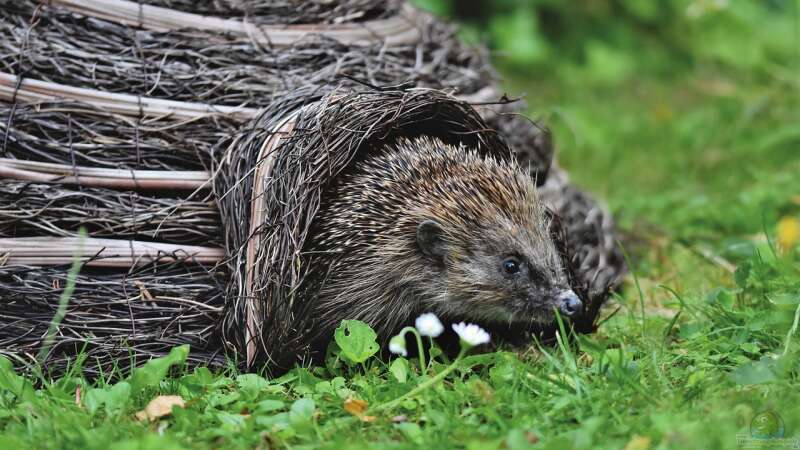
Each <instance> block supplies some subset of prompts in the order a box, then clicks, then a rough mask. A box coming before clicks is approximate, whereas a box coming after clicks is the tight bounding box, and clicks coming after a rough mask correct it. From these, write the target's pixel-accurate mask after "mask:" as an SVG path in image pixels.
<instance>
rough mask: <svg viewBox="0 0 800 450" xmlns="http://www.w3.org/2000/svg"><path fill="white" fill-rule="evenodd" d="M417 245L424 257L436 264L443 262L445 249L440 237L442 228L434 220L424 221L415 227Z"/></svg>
mask: <svg viewBox="0 0 800 450" xmlns="http://www.w3.org/2000/svg"><path fill="white" fill-rule="evenodd" d="M417 245H419V249H420V250H422V253H423V254H424V255H425V256H429V257H431V258H433V259H435V260H436V262H438V263H443V262H444V257H445V254H446V253H447V248H446V247H445V243H444V239H443V237H442V226H441V225H439V223H438V222H436V221H435V220H426V221H424V222H422V223H420V224H419V225H417Z"/></svg>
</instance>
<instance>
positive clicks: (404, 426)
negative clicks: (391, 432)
mask: <svg viewBox="0 0 800 450" xmlns="http://www.w3.org/2000/svg"><path fill="white" fill-rule="evenodd" d="M395 428H397V429H398V430H400V432H401V433H402V434H403V436H405V437H406V439H408V440H409V441H411V442H413V443H415V444H422V438H423V436H422V428H420V427H419V425H417V424H415V423H412V422H406V423H400V424H397V425H395Z"/></svg>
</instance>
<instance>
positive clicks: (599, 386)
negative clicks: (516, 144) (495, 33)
mask: <svg viewBox="0 0 800 450" xmlns="http://www.w3.org/2000/svg"><path fill="white" fill-rule="evenodd" d="M784 19H786V18H784ZM793 20H794V22H793ZM792 23H795V26H796V19H792V18H788V19H786V20H784V22H778V23H776V24H774V27H775V29H778V30H780V29H791V24H792ZM787 27H788V28H787ZM765 32H766V31H765ZM770 42H771V41H770ZM768 44H769V45H773V44H772V43H765V44H764V46H767V45H768ZM695 45H696V46H697V48H700V47H701V43H700V42H697V43H696V44H695ZM736 45H741V43H738V44H736ZM783 45H784V46H785V48H783V51H784V53H785V54H788V55H797V54H798V53H800V52H798V51H797V48H798V44H797V41H796V39H795V40H791V39H787V40H786V41H785V42H784V44H783ZM764 48H767V47H764ZM704 49H705V47H704ZM704 51H709V50H708V49H705V50H704ZM750 53H752V52H749V53H747V54H748V55H749V54H750ZM603 54H605V53H603V52H601V53H600V55H601V56H602V55H603ZM722 54H723V55H730V54H733V55H734V56H735V52H733V53H731V52H730V51H727V50H725V51H723V53H722ZM624 55H628V56H629V58H628V61H629V63H630V61H631V60H635V57H636V55H637V53H635V52H633V51H631V52H629V53H623V56H624ZM704 55H705V54H701V55H700V56H698V57H697V58H699V59H696V60H694V61H693V62H692V63H691V64H684V65H678V66H679V67H677V68H676V69H675V70H671V71H667V72H665V71H663V70H660V69H659V70H647V69H648V67H649V66H647V67H642V68H639V67H636V70H633V71H627V72H626V71H624V70H622V71H618V72H615V73H614V74H612V76H609V75H608V74H603V75H602V76H597V74H598V68H597V67H595V66H593V65H592V63H591V61H590V62H589V63H586V64H582V63H577V62H574V61H573V62H570V61H567V62H558V61H557V58H555V57H554V58H553V60H552V61H548V63H547V64H541V65H536V66H532V68H531V69H530V71H527V72H523V71H521V70H520V69H519V67H516V68H514V69H508V70H507V74H508V82H507V88H508V89H509V91H510V92H520V91H527V92H528V93H529V98H528V101H529V103H530V105H531V113H532V114H533V115H536V116H542V117H544V118H545V119H546V120H547V122H548V123H549V124H550V125H551V126H552V128H553V130H554V134H555V139H556V142H557V145H558V148H559V160H560V164H561V165H562V166H564V167H565V168H567V170H568V171H569V172H570V174H571V177H572V179H573V181H574V182H576V183H577V184H579V185H581V186H583V187H586V188H587V189H589V190H590V191H592V192H594V193H596V194H597V195H598V196H599V197H600V198H602V199H604V200H605V201H607V203H608V204H609V206H610V207H611V209H612V210H613V211H614V213H615V215H616V217H617V219H618V221H619V224H620V228H621V230H622V232H623V234H624V243H625V246H626V249H627V251H628V253H629V254H630V255H631V259H632V261H633V269H634V270H633V274H632V275H631V276H630V277H629V278H628V279H627V280H626V283H625V286H624V289H623V291H622V293H621V294H620V295H619V296H618V297H616V298H615V299H613V301H612V302H611V303H612V304H611V306H612V307H617V306H618V307H619V308H620V311H619V313H618V314H617V315H615V316H614V317H613V318H612V319H611V320H610V321H608V322H607V323H606V324H604V326H603V327H602V329H601V330H600V331H599V332H598V333H597V334H595V335H592V336H587V337H585V338H582V339H580V341H579V343H578V345H577V346H576V347H568V346H563V345H561V346H557V347H555V348H544V349H538V348H536V346H532V347H531V349H529V350H527V351H522V352H514V353H512V352H499V353H491V354H480V352H475V351H473V353H472V356H471V357H468V358H467V359H466V360H464V361H462V362H461V363H460V365H459V368H458V369H457V370H455V371H454V372H453V373H451V374H450V375H449V376H447V377H446V380H445V382H444V383H439V384H436V385H434V387H432V388H430V389H426V390H423V391H422V392H420V393H419V395H415V396H414V397H413V398H411V399H409V400H407V401H405V402H402V403H400V405H399V406H397V407H395V408H393V409H390V410H386V411H379V412H377V413H375V414H374V416H375V417H374V419H370V420H369V421H362V420H359V419H357V418H356V417H355V416H353V415H351V414H350V413H348V412H347V411H346V410H345V407H344V405H345V400H347V399H359V400H363V401H365V402H366V403H367V404H368V405H369V407H371V408H378V407H379V405H382V404H386V403H388V402H389V401H391V400H393V399H395V398H397V397H399V396H401V395H403V394H404V393H407V392H409V391H410V390H411V389H413V388H414V387H415V386H418V385H419V384H421V383H423V382H425V381H426V380H429V379H430V377H431V376H433V375H434V374H435V373H438V372H440V371H441V370H444V368H445V367H446V364H444V363H442V362H441V361H438V360H437V361H436V362H435V363H434V365H433V366H432V370H431V372H430V375H427V376H421V375H420V374H419V371H418V368H417V366H416V361H414V360H412V361H408V362H406V361H405V360H404V359H403V358H398V359H395V360H389V361H382V360H380V359H377V358H376V357H371V358H369V359H367V360H366V361H365V362H364V363H363V364H356V365H354V366H353V367H349V366H346V365H342V364H338V365H336V366H331V367H326V368H315V369H313V370H311V371H308V370H301V369H297V370H295V371H293V372H290V373H289V374H288V375H286V376H284V377H281V378H278V379H265V378H262V377H260V376H258V375H242V374H237V373H233V372H229V373H218V374H212V373H211V372H209V371H208V370H206V369H197V370H195V371H194V372H192V373H185V372H181V371H178V373H175V372H172V374H171V375H165V374H166V373H167V368H168V367H167V366H169V365H170V364H177V365H178V366H179V365H180V361H181V359H182V356H181V355H182V352H183V349H179V350H176V351H175V354H174V355H172V358H171V359H167V360H163V361H159V362H156V363H151V364H150V365H149V366H148V367H146V368H144V369H142V370H140V371H139V372H137V373H135V374H134V375H133V376H132V377H130V378H128V379H126V380H124V381H122V382H118V383H114V384H111V385H109V384H108V383H105V382H103V381H102V380H101V381H98V382H94V383H89V382H87V381H85V380H83V379H82V378H80V377H79V376H77V375H74V374H73V375H70V376H67V377H64V378H61V379H58V380H47V381H45V382H44V384H43V385H42V387H41V388H39V389H34V388H33V387H32V386H33V384H32V383H33V380H31V379H25V378H22V377H18V376H16V375H15V374H14V373H13V371H11V369H10V368H9V367H7V365H4V364H0V430H2V434H0V448H9V449H10V448H54V449H55V448H83V449H94V448H97V449H106V448H115V449H128V448H130V449H149V448H152V449H163V448H208V449H211V448H225V449H237V448H263V449H266V448H284V447H286V448H308V447H314V448H366V447H381V448H382V447H391V448H415V447H421V448H441V449H444V448H468V449H493V448H497V449H501V448H503V449H506V448H507V449H517V448H540V449H567V448H575V449H605V448H608V449H622V448H625V449H629V450H634V449H648V448H653V449H657V448H674V449H686V448H703V449H706V448H708V449H712V448H739V446H738V444H737V435H740V434H742V435H746V436H749V433H750V424H751V421H752V420H753V418H754V417H755V416H756V415H757V414H759V413H761V412H763V411H766V410H770V411H774V412H776V413H777V414H778V415H779V416H780V417H781V418H782V420H783V422H784V425H785V436H786V437H787V438H795V439H797V440H800V406H798V405H800V365H799V364H798V354H800V345H798V342H800V333H798V332H797V331H796V329H797V320H798V316H797V315H798V313H799V312H800V251H799V250H798V247H797V246H795V247H794V248H793V249H791V250H781V249H778V248H777V246H776V244H775V241H776V239H777V231H776V230H777V228H776V223H777V221H778V220H779V219H780V218H785V217H794V218H799V217H800V176H799V175H798V174H800V125H798V124H800V76H798V73H800V72H798V70H796V68H797V67H800V64H796V63H797V61H798V60H797V59H792V58H791V57H790V58H789V59H788V61H789V64H788V65H787V64H786V63H785V61H784V62H780V63H768V61H767V59H764V60H757V61H756V62H753V63H752V64H744V65H738V66H737V65H735V64H731V63H730V62H726V61H725V60H724V58H723V59H722V60H720V58H716V59H715V57H712V56H713V55H712V56H707V55H705V56H704ZM662 56H663V55H662ZM717 56H719V55H717ZM632 58H634V59H632ZM765 58H767V57H765ZM617 59H619V58H617ZM720 61H722V62H720ZM501 64H502V61H501ZM600 64H601V66H602V65H603V64H602V63H600ZM642 64H645V63H642ZM647 64H649V63H647ZM792 64H794V66H792ZM792 67H794V69H793V68H792ZM640 69H641V70H640ZM731 267H735V268H736V271H735V273H733V272H731V271H730V270H729V268H731ZM634 277H636V281H638V283H635V282H634ZM637 285H638V288H637ZM793 325H794V328H793ZM397 361H400V362H397ZM76 390H79V391H80V395H81V403H80V404H77V403H76ZM157 395H180V396H181V397H183V398H184V399H185V400H186V406H185V408H184V409H180V408H178V409H175V410H174V413H173V414H172V416H168V417H164V418H162V419H159V420H156V421H153V422H140V421H138V420H136V419H135V417H134V414H135V413H136V412H137V411H139V410H141V409H143V408H144V406H145V405H146V404H147V403H148V402H149V401H150V400H151V399H153V398H154V397H156V396H157ZM367 414H372V413H370V412H368V413H367ZM778 448H780V447H778Z"/></svg>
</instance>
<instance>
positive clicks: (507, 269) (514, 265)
mask: <svg viewBox="0 0 800 450" xmlns="http://www.w3.org/2000/svg"><path fill="white" fill-rule="evenodd" d="M519 266H520V263H519V260H518V259H517V258H515V257H513V256H511V257H508V258H506V259H504V260H503V272H504V273H505V274H506V275H516V274H518V273H519Z"/></svg>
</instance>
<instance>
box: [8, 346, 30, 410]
mask: <svg viewBox="0 0 800 450" xmlns="http://www.w3.org/2000/svg"><path fill="white" fill-rule="evenodd" d="M0 389H2V390H7V391H9V392H11V393H13V394H14V395H15V396H16V397H17V399H19V400H25V401H30V400H33V397H34V390H33V384H31V382H30V381H28V380H27V379H25V378H24V377H21V376H19V375H17V374H16V372H14V365H13V364H12V363H11V361H9V360H8V359H7V358H5V357H4V356H0Z"/></svg>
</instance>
